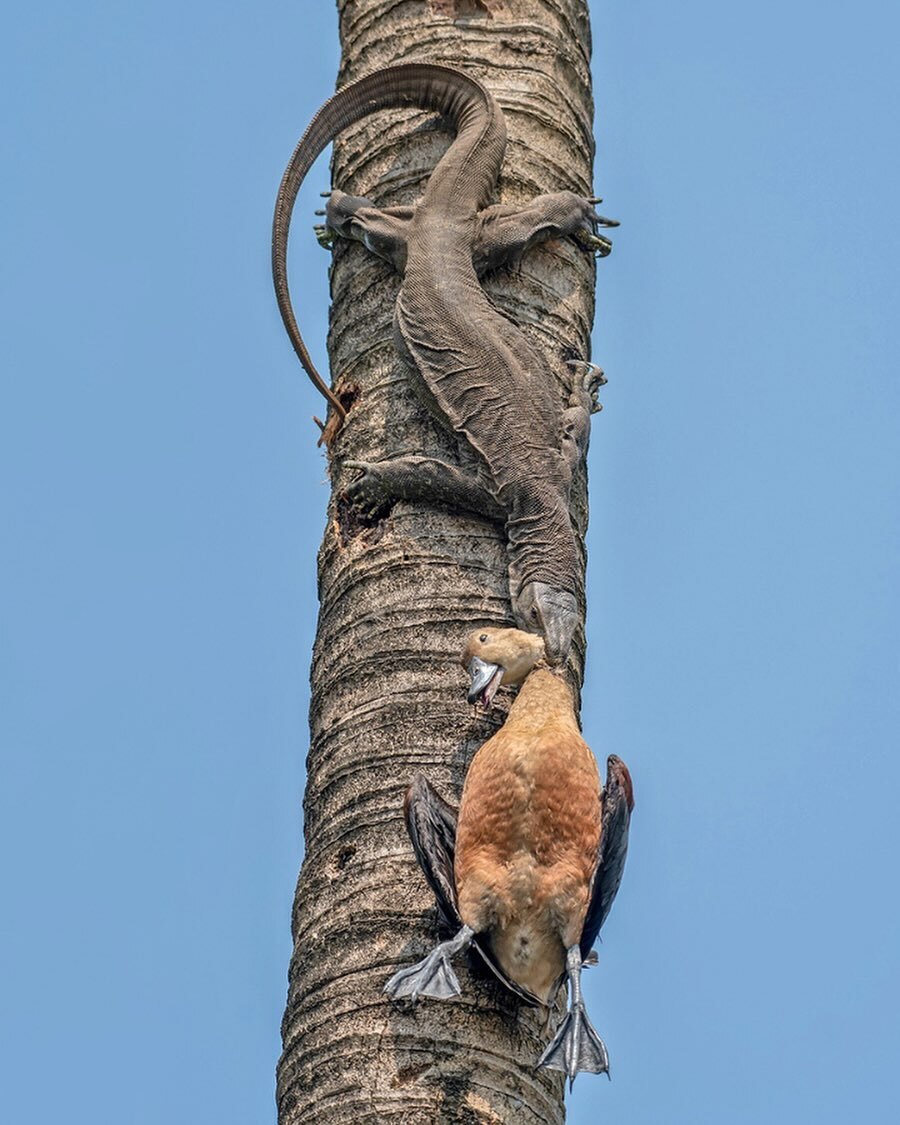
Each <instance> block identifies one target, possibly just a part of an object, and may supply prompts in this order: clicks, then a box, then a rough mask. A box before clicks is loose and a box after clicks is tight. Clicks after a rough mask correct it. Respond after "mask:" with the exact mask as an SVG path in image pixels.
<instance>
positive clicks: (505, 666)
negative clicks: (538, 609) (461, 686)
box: [462, 628, 545, 709]
mask: <svg viewBox="0 0 900 1125" xmlns="http://www.w3.org/2000/svg"><path fill="white" fill-rule="evenodd" d="M544 655H545V651H544V641H543V639H542V638H541V637H538V636H536V635H535V634H534V633H524V632H523V631H522V630H521V629H490V628H489V629H476V631H475V632H474V633H471V634H470V635H469V639H468V640H467V641H466V647H465V648H464V649H463V654H462V663H463V667H464V668H466V669H467V670H468V673H469V676H470V677H471V684H470V686H469V694H468V700H469V702H470V703H481V705H482V707H484V708H485V709H487V708H489V707H490V705H491V701H492V700H493V698H494V696H495V695H496V694H497V689H498V688H499V687H500V685H501V684H505V685H507V686H512V685H515V684H520V683H521V682H522V681H523V680H524V679H525V677H526V676H527V675H528V673H529V672H530V671H531V669H532V668H533V667H534V666H535V664H537V663H538V661H539V660H543V659H544Z"/></svg>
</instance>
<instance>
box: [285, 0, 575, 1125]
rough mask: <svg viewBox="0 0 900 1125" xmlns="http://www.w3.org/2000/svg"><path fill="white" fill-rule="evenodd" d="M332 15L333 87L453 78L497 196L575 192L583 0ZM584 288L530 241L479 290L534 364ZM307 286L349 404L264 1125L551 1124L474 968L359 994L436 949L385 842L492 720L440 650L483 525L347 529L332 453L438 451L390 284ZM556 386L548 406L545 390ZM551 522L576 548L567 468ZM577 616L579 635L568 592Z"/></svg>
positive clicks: (512, 1007) (430, 144) (437, 521)
mask: <svg viewBox="0 0 900 1125" xmlns="http://www.w3.org/2000/svg"><path fill="white" fill-rule="evenodd" d="M338 9H339V13H340V29H341V42H342V47H343V58H342V63H341V72H340V76H339V81H338V85H339V86H343V85H345V84H346V83H347V82H349V81H351V80H353V79H355V78H358V77H360V76H361V75H363V74H367V73H369V72H371V71H373V70H376V69H379V68H381V67H383V66H387V65H390V64H393V63H397V62H403V61H412V60H427V61H430V62H440V63H445V64H447V65H450V66H456V67H459V68H460V69H463V70H465V71H467V72H468V73H470V74H472V75H473V76H474V77H476V78H478V79H479V80H480V81H482V82H483V83H484V84H485V85H486V86H488V87H489V88H490V90H491V91H492V92H493V93H494V95H495V96H496V98H497V99H498V101H499V102H500V105H501V106H502V108H503V110H504V112H505V115H506V121H507V126H508V130H509V147H508V149H507V156H506V161H505V164H504V168H503V174H502V177H501V182H500V186H499V195H498V199H499V201H502V202H505V203H524V202H526V201H527V200H529V199H530V198H531V197H533V196H535V195H538V194H541V193H544V192H553V191H561V190H564V189H570V190H574V191H576V192H579V193H582V194H585V195H590V194H592V184H591V166H592V159H593V139H592V113H593V105H592V100H591V89H590V70H589V59H590V30H589V23H588V12H587V4H586V0H430V2H422V0H339V2H338ZM326 93H327V91H323V98H322V100H323V101H324V100H325V95H326ZM304 124H305V123H304V122H299V123H298V125H299V126H302V125H304ZM450 140H451V134H450V133H449V131H448V126H447V125H446V123H444V122H442V121H440V120H437V119H435V118H434V116H433V115H430V114H426V113H419V112H413V111H393V112H390V113H379V114H376V115H374V116H372V117H370V118H368V119H366V120H364V121H362V122H360V123H359V124H358V125H356V126H354V127H352V128H350V129H348V130H347V131H346V132H345V133H344V134H343V135H342V136H341V137H340V138H339V140H338V143H337V144H336V146H335V153H334V160H333V182H334V184H335V186H337V187H340V188H341V189H343V190H344V191H347V192H350V193H352V194H357V195H368V196H369V197H371V198H373V199H374V200H375V202H376V203H378V204H381V205H396V204H401V203H410V202H413V201H414V200H415V199H417V198H418V197H419V195H420V194H421V192H422V189H423V186H424V184H425V182H426V181H427V178H428V175H429V173H430V171H431V169H432V168H433V167H434V165H435V164H436V162H437V160H438V159H439V157H440V156H441V154H442V153H443V152H444V151H445V149H446V147H447V145H448V144H449V142H450ZM323 262H324V259H323ZM593 279H594V267H593V261H592V259H591V258H590V257H589V256H586V255H585V254H584V253H583V252H581V251H579V250H577V249H576V248H575V247H574V246H573V245H572V244H571V243H569V242H550V243H546V244H545V245H543V246H541V247H538V248H536V249H535V250H533V251H529V253H528V254H527V255H526V256H525V258H524V259H523V260H522V261H521V263H520V264H518V265H517V266H516V267H515V268H514V269H513V270H510V271H506V272H503V273H501V274H498V275H494V276H491V277H489V278H487V279H486V282H485V286H486V288H487V290H488V292H489V293H490V295H491V298H492V299H493V300H494V301H495V303H496V304H497V305H498V307H500V308H501V309H502V310H504V311H505V312H507V313H508V314H509V315H510V316H511V317H512V318H513V319H514V320H515V321H516V322H517V323H519V324H520V325H522V326H524V327H525V328H526V331H527V332H528V333H529V334H531V336H532V337H533V339H534V341H535V342H536V343H537V344H538V345H539V346H540V347H542V348H543V349H545V350H546V351H547V353H548V354H551V355H556V356H561V357H562V358H564V359H565V358H572V357H578V358H586V357H588V356H589V346H590V345H589V335H590V329H591V323H592V318H593ZM331 288H332V298H333V305H332V311H331V331H330V336H329V350H330V357H331V367H332V377H333V380H334V385H335V388H336V390H337V392H338V393H339V394H340V395H341V396H342V397H343V399H344V401H345V402H346V403H347V404H352V405H351V407H350V410H349V414H348V418H347V422H346V424H345V426H344V428H343V430H342V432H341V433H340V434H339V436H338V437H337V439H336V440H335V441H334V442H333V443H332V446H331V449H330V451H329V457H330V469H331V476H332V484H333V492H332V497H331V502H330V507H329V518H328V525H327V528H326V532H325V537H324V541H323V543H322V547H321V551H320V555H319V597H320V613H319V624H318V634H317V638H316V643H315V649H314V653H313V664H312V704H311V715H310V722H311V733H312V743H311V748H310V752H309V758H308V763H307V765H308V780H307V790H306V796H305V801H304V813H305V840H306V857H305V860H304V863H303V868H302V871H301V873H300V879H299V883H298V886H297V895H296V899H295V903H294V913H293V934H294V954H293V957H292V960H291V967H290V975H289V995H288V1003H287V1010H286V1012H285V1017H284V1022H283V1028H282V1032H283V1041H284V1052H283V1054H282V1057H281V1060H280V1063H279V1066H278V1094H277V1100H278V1119H279V1123H280V1125H300V1123H301V1122H302V1123H304V1125H307V1123H309V1122H323V1123H328V1125H332V1123H343V1122H348V1123H349V1122H353V1123H359V1122H390V1121H398V1122H404V1123H409V1125H413V1123H418V1122H421V1123H422V1125H426V1123H427V1125H431V1123H433V1122H473V1123H474V1122H478V1123H498V1122H521V1123H524V1125H527V1123H534V1125H537V1123H540V1125H547V1123H551V1125H554V1123H558V1122H562V1121H563V1120H564V1116H565V1115H564V1109H563V1098H562V1093H563V1083H562V1078H561V1076H559V1075H558V1074H555V1073H547V1072H538V1071H536V1070H535V1069H534V1064H535V1061H536V1059H537V1058H538V1056H539V1054H540V1052H541V1050H542V1049H543V1046H544V1045H545V1043H546V1041H547V1035H546V1033H545V1032H544V1030H543V1028H542V1026H541V1025H542V1020H541V1017H540V1015H539V1014H537V1013H535V1012H533V1011H530V1010H528V1009H526V1008H524V1007H522V1006H520V1005H519V1004H518V1003H517V1002H516V1001H515V1000H513V999H512V998H511V997H509V996H508V995H507V994H506V993H504V992H503V990H502V989H501V988H500V987H499V986H497V985H496V984H495V983H494V982H493V980H491V979H486V978H485V974H484V973H483V972H481V971H479V969H478V966H476V965H475V964H474V962H471V961H470V962H469V963H468V964H467V963H466V962H465V960H464V959H463V958H460V959H458V960H459V962H460V963H459V965H458V971H459V977H460V982H461V984H462V987H463V995H462V997H461V998H460V999H459V1000H458V1001H456V1002H452V1003H438V1002H434V1001H428V1000H425V1001H420V1003H419V1004H418V1006H417V1007H416V1008H415V1009H410V1008H408V1007H404V1006H399V1005H394V1004H391V1003H390V1002H389V1001H388V1000H387V998H386V997H384V996H383V995H382V988H383V985H384V982H385V980H386V979H387V978H388V977H389V976H390V975H391V974H392V973H393V972H394V970H395V969H396V968H397V967H398V966H400V965H409V964H411V963H413V962H414V961H416V960H418V959H419V958H421V957H422V956H424V954H425V953H426V952H428V950H429V949H430V948H432V947H433V945H434V942H435V941H436V939H437V936H438V931H437V929H436V926H437V919H436V911H435V908H434V902H433V898H432V896H431V894H430V892H429V890H428V888H427V886H426V884H425V880H424V878H423V876H422V874H421V872H420V871H419V869H418V868H417V866H416V864H415V861H414V858H413V854H412V850H411V847H410V844H409V841H408V839H407V836H406V832H405V829H404V825H403V816H402V804H403V793H404V791H405V789H406V787H407V785H408V784H409V782H410V781H411V779H412V777H413V776H414V775H415V774H416V773H417V772H422V773H424V774H425V775H426V776H427V777H428V778H429V779H430V780H431V781H432V782H433V783H434V784H435V785H436V786H437V787H438V788H439V789H440V791H441V792H442V793H443V794H444V795H445V796H446V797H447V798H448V799H450V800H451V801H453V802H454V803H456V802H458V799H459V794H460V791H461V789H462V782H463V778H464V776H465V772H466V768H467V765H468V763H469V762H470V760H471V758H472V755H473V754H474V752H475V751H476V749H477V748H478V747H479V746H480V745H481V744H482V743H483V742H484V741H485V740H486V739H487V738H488V737H489V736H490V735H491V734H492V733H493V732H494V730H496V729H497V727H498V726H499V724H500V723H501V722H502V718H503V711H504V707H503V704H502V701H501V705H500V707H499V708H497V709H496V711H495V712H492V713H491V715H490V716H487V717H486V716H482V715H476V714H473V711H472V709H471V708H470V707H468V706H467V705H466V702H465V694H464V692H465V675H464V672H463V670H462V668H461V667H460V665H459V654H460V651H461V649H462V645H463V641H464V638H465V637H466V635H467V633H468V632H469V631H471V630H472V629H474V628H476V627H478V626H480V625H483V624H503V625H508V624H513V620H512V617H511V613H510V603H509V590H508V582H507V560H506V552H505V548H504V543H503V539H502V535H501V532H500V530H499V529H498V528H496V527H494V526H492V525H490V524H488V523H486V522H484V521H482V520H480V519H478V518H476V517H474V516H470V515H468V514H464V513H454V512H448V511H446V510H441V509H438V508H436V507H428V506H424V505H419V504H417V505H412V504H407V503H398V504H396V505H395V506H394V507H393V508H392V509H391V510H390V512H389V513H388V515H387V516H386V517H385V518H384V519H381V520H379V521H361V520H360V519H358V518H357V517H355V516H354V514H353V512H352V511H351V510H350V509H349V507H348V505H347V504H346V501H345V499H344V497H343V489H344V488H345V487H346V484H347V483H348V482H349V480H350V479H352V470H350V469H347V468H345V467H344V463H345V461H346V460H347V459H359V460H366V461H378V460H382V459H385V458H388V457H392V456H397V455H400V454H412V453H416V454H425V455H431V456H441V457H443V458H445V459H449V460H451V461H452V460H455V459H456V450H455V446H454V443H453V441H452V440H451V439H450V438H449V436H448V435H447V434H446V433H445V432H443V431H442V430H441V428H440V427H439V426H438V425H437V424H436V422H435V421H434V420H433V419H431V418H430V417H429V416H428V414H427V412H426V411H425V410H424V409H423V407H422V405H421V404H420V399H419V398H418V397H417V396H416V394H415V393H414V392H413V390H412V380H413V379H414V378H416V376H415V374H414V373H411V372H410V371H409V370H408V369H407V368H405V367H404V365H403V363H402V362H401V360H400V359H399V358H398V356H397V355H396V352H395V350H394V346H393V342H392V331H391V318H392V314H393V306H394V300H395V297H396V294H397V288H398V279H397V278H396V276H394V275H393V274H392V273H391V271H390V269H389V267H388V266H387V265H385V264H384V263H383V262H381V261H380V260H379V259H377V258H375V257H374V256H372V255H370V254H368V253H367V252H366V250H365V249H364V248H363V247H362V246H361V245H359V244H357V243H345V242H343V241H341V240H338V244H337V246H336V248H335V252H334V259H333V265H332V271H331ZM560 366H561V365H560ZM559 382H560V385H559V393H560V402H561V404H562V403H563V401H564V398H565V394H566V391H567V387H565V386H564V385H563V380H562V375H561V376H560V381H559ZM573 511H574V516H575V520H576V526H577V528H578V530H579V532H580V535H581V541H582V544H583V537H584V530H585V527H586V522H587V502H586V481H585V479H584V473H583V472H582V473H581V474H580V475H579V478H578V480H577V482H576V485H575V488H574V489H573ZM579 598H580V605H581V609H582V620H583V612H584V589H583V575H582V584H581V589H580V591H579ZM583 660H584V635H583V629H580V630H579V631H578V632H577V633H576V638H575V642H574V644H573V648H572V654H571V656H570V661H569V671H570V674H571V676H572V679H573V682H574V683H575V684H576V686H580V682H581V673H582V669H583Z"/></svg>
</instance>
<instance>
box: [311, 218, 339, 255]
mask: <svg viewBox="0 0 900 1125" xmlns="http://www.w3.org/2000/svg"><path fill="white" fill-rule="evenodd" d="M313 232H314V233H315V236H316V242H318V244H319V245H320V246H321V247H322V249H323V250H330V249H331V248H332V246H334V237H335V235H334V231H333V230H332V229H331V227H329V226H328V225H327V224H325V223H319V224H317V225H316V226H314V227H313Z"/></svg>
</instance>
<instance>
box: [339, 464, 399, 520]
mask: <svg viewBox="0 0 900 1125" xmlns="http://www.w3.org/2000/svg"><path fill="white" fill-rule="evenodd" d="M344 466H345V467H346V468H348V469H356V470H357V471H358V472H359V474H360V475H359V476H358V477H357V478H356V480H352V481H351V482H350V483H349V484H348V485H347V487H346V488H345V489H344V492H345V495H346V497H347V499H348V501H349V502H350V503H351V504H352V505H353V507H354V508H355V509H356V510H357V512H359V514H360V515H361V516H363V517H364V518H368V519H374V518H375V517H376V516H378V515H379V514H381V513H382V512H384V511H385V510H386V509H387V508H389V507H390V505H391V500H392V497H391V496H390V495H389V492H388V489H387V487H386V483H385V481H384V478H383V475H382V474H381V473H380V472H379V470H378V465H377V464H374V463H373V462H371V461H350V460H348V461H345V462H344Z"/></svg>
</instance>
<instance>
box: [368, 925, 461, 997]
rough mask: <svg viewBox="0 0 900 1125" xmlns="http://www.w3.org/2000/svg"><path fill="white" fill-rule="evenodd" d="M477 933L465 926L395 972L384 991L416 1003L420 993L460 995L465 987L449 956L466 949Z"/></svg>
mask: <svg viewBox="0 0 900 1125" xmlns="http://www.w3.org/2000/svg"><path fill="white" fill-rule="evenodd" d="M474 936H475V931H474V930H473V929H471V928H470V927H469V926H463V928H462V929H461V930H460V931H459V933H458V934H457V935H456V937H453V938H451V939H450V940H449V941H442V942H441V944H440V945H438V946H436V947H435V948H434V949H432V951H431V952H430V953H429V954H428V956H427V957H426V958H425V959H424V960H422V961H420V962H419V963H418V965H412V966H410V968H408V969H400V970H399V972H396V973H394V975H393V976H392V977H391V979H390V980H389V981H388V982H387V984H386V985H385V986H384V991H385V992H386V993H387V994H388V996H390V997H391V999H392V1000H400V999H402V998H403V997H409V999H410V1000H411V1001H412V1002H413V1003H414V1004H415V1002H416V1000H418V998H419V997H420V996H430V997H432V999H434V1000H452V998H453V997H454V996H459V995H460V993H461V992H462V989H461V988H460V987H459V980H458V978H457V976H456V973H454V971H453V967H452V966H451V964H450V958H451V957H453V955H454V954H456V953H459V952H460V951H461V950H463V949H467V948H468V947H469V945H471V943H472V938H473V937H474Z"/></svg>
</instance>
